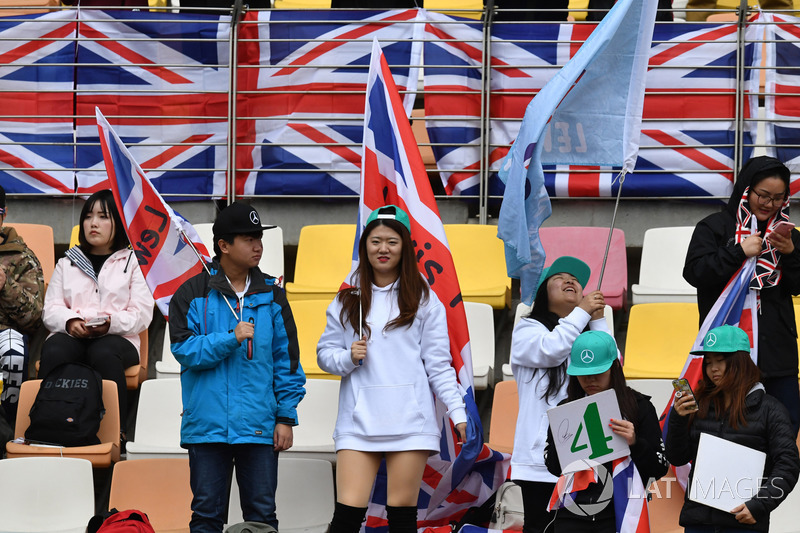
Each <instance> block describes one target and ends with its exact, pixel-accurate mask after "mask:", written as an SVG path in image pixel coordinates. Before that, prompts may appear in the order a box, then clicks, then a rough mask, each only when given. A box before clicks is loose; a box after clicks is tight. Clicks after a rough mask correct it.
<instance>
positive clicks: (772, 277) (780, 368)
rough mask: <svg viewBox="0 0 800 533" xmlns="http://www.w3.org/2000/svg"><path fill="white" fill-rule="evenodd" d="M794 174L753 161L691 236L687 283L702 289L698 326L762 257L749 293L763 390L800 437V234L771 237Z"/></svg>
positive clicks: (769, 160)
mask: <svg viewBox="0 0 800 533" xmlns="http://www.w3.org/2000/svg"><path fill="white" fill-rule="evenodd" d="M789 177H790V173H789V169H788V168H786V166H785V165H784V164H783V163H781V162H780V161H778V160H777V159H775V158H773V157H766V156H761V157H754V158H753V159H750V160H749V161H748V162H747V163H746V164H745V165H744V166H743V167H742V170H741V171H740V172H739V177H738V178H737V180H736V184H735V185H734V188H733V193H732V194H731V197H730V200H729V201H728V206H727V207H726V209H724V210H723V211H720V212H718V213H714V214H712V215H709V216H707V217H706V218H704V219H703V220H701V221H700V222H699V223H698V224H697V227H696V228H695V230H694V233H693V234H692V240H691V242H690V243H689V249H688V252H687V253H686V263H685V265H684V268H683V277H684V279H686V281H688V282H689V283H690V284H691V285H692V286H694V287H696V288H697V307H698V310H699V311H700V325H702V324H703V320H704V319H705V318H706V315H708V312H709V311H710V310H711V307H712V306H713V305H714V302H716V301H717V298H718V297H719V295H720V294H721V293H722V291H723V289H724V288H725V285H727V283H728V281H730V279H731V277H732V276H733V275H734V274H735V273H736V271H737V270H739V268H740V267H741V266H742V265H743V264H744V262H745V261H746V260H747V259H749V258H750V257H754V256H758V259H759V261H758V263H757V266H756V277H754V279H753V280H752V281H751V283H750V288H751V290H754V291H757V292H758V295H759V301H760V304H759V305H760V307H759V312H758V315H757V316H758V354H757V355H758V357H757V364H758V368H759V369H760V370H761V377H762V379H761V382H762V383H763V384H764V388H765V389H766V391H767V394H769V395H770V396H774V397H775V398H777V399H778V400H779V401H780V402H781V403H782V404H783V405H785V406H786V409H788V411H789V416H790V417H791V421H792V427H793V428H794V432H795V435H796V434H797V432H798V429H800V389H799V388H798V384H797V373H798V372H797V371H798V366H797V327H796V326H795V318H794V306H793V304H792V295H793V294H799V293H800V232H798V231H797V230H795V229H792V230H791V233H790V234H789V236H784V235H781V234H780V233H779V232H776V231H773V230H774V229H775V226H776V224H777V223H778V222H780V221H788V220H789Z"/></svg>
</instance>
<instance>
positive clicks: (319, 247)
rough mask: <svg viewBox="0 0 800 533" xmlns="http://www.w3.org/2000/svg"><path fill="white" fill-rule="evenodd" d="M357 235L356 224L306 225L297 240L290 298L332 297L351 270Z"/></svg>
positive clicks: (288, 292) (289, 285)
mask: <svg viewBox="0 0 800 533" xmlns="http://www.w3.org/2000/svg"><path fill="white" fill-rule="evenodd" d="M355 236H356V226H355V224H320V225H313V226H304V227H303V228H302V229H301V230H300V239H299V241H298V243H297V261H296V263H295V270H294V282H291V283H287V284H286V297H287V298H288V299H289V301H290V302H292V303H294V302H296V301H298V300H327V301H331V300H333V297H334V296H335V295H336V292H337V291H338V290H339V287H341V285H342V282H343V281H344V280H345V277H347V274H348V272H350V267H351V266H352V262H353V240H354V239H355ZM323 316H324V313H323Z"/></svg>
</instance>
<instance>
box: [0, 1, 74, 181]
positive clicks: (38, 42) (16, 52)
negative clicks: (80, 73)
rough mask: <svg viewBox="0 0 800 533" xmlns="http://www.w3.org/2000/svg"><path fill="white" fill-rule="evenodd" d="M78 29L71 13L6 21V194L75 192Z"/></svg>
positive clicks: (0, 80) (1, 128)
mask: <svg viewBox="0 0 800 533" xmlns="http://www.w3.org/2000/svg"><path fill="white" fill-rule="evenodd" d="M34 19H36V20H34ZM75 30H76V19H75V12H69V11H60V12H57V13H47V14H45V15H42V16H35V15H27V16H24V17H15V18H12V19H0V88H1V89H2V91H3V108H4V111H3V115H4V116H3V117H2V118H0V182H2V184H3V187H4V188H5V190H6V192H9V193H37V192H41V193H45V194H69V193H71V192H72V191H73V190H74V183H73V173H72V172H71V171H70V169H71V168H72V166H73V155H72V146H71V143H72V141H73V127H72V117H71V116H70V114H71V110H72V88H73V84H74V71H73V68H72V65H71V64H70V63H72V62H73V61H74V58H75V41H74V40H73V39H74V38H75ZM23 36H24V39H21V37H23ZM65 115H66V116H65Z"/></svg>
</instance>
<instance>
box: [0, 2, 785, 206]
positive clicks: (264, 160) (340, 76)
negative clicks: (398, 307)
mask: <svg viewBox="0 0 800 533" xmlns="http://www.w3.org/2000/svg"><path fill="white" fill-rule="evenodd" d="M758 16H759V17H761V18H759V19H758V20H757V22H762V21H763V22H767V23H770V22H775V24H774V25H770V24H767V25H766V27H767V32H768V33H767V35H766V40H767V46H766V47H765V49H766V51H767V56H766V57H767V67H770V66H772V65H774V66H776V67H777V70H772V69H771V68H767V69H766V74H767V83H768V90H767V91H766V92H767V93H768V96H767V98H766V107H767V118H768V119H771V121H770V122H768V123H767V128H766V132H767V136H768V137H767V143H766V144H767V145H772V144H777V145H779V146H777V147H775V148H768V151H769V152H772V153H774V154H775V155H776V156H777V157H779V158H780V159H782V160H785V161H787V162H788V164H789V166H790V167H795V166H797V161H796V159H797V158H798V157H800V151H798V150H797V149H796V148H793V146H796V145H798V144H800V143H798V142H796V139H797V136H796V132H797V130H798V128H796V127H794V126H793V123H794V122H796V121H797V117H798V116H800V111H798V109H800V106H799V105H797V104H796V103H795V100H797V99H798V98H797V97H796V96H794V95H795V94H797V92H798V87H800V82H797V81H796V79H795V78H798V76H797V75H796V74H795V73H794V70H793V68H794V67H793V66H794V65H796V64H797V61H798V60H800V52H798V50H800V49H798V47H797V46H796V44H794V42H795V41H796V38H797V35H798V30H797V26H798V19H795V18H792V17H788V16H783V15H780V16H779V15H774V14H773V15H770V14H760V15H758ZM230 22H231V21H230V18H229V17H215V16H205V15H189V14H172V13H153V12H149V11H139V12H125V11H109V12H103V11H97V10H70V11H60V12H56V13H47V14H43V15H26V16H20V17H11V18H7V19H2V20H0V59H2V61H0V90H2V91H3V95H4V97H5V103H6V106H5V109H6V111H5V112H4V116H3V117H2V118H0V179H2V182H3V186H4V187H5V188H6V190H7V191H8V192H10V193H37V192H38V193H44V194H56V195H58V194H72V193H74V192H75V191H76V190H77V191H79V192H81V193H88V192H91V191H94V190H97V189H98V188H101V187H104V186H106V185H104V179H105V175H104V173H103V172H102V169H103V167H102V164H101V156H100V149H99V143H98V138H97V135H96V130H95V129H94V118H93V117H94V111H93V110H94V106H95V105H96V106H99V107H100V108H101V109H102V110H103V112H104V114H105V115H106V116H107V117H108V119H109V121H110V122H111V123H112V124H113V125H114V128H115V129H116V131H117V132H118V133H119V134H120V136H121V138H122V139H123V141H124V142H125V143H126V144H127V145H128V146H129V147H130V149H131V151H132V152H133V153H134V155H135V156H136V158H137V160H139V161H141V164H142V166H143V167H144V169H145V170H147V171H148V175H149V176H150V177H151V179H152V181H153V184H154V185H155V187H156V188H157V189H158V190H159V192H161V193H162V194H164V195H165V196H169V197H173V198H174V197H175V195H181V194H183V195H186V196H196V195H200V196H210V195H213V196H220V195H224V194H225V193H226V192H227V190H226V181H227V180H229V179H230V177H229V176H227V175H226V170H227V167H228V164H227V146H226V144H227V143H229V142H230V141H231V139H229V135H228V131H229V129H231V128H232V124H231V123H230V121H229V120H228V105H229V103H230V102H229V101H228V100H229V91H230V90H231V89H232V88H231V87H230V81H229V80H230V70H229V65H228V61H229V60H228V58H229V53H230V48H229V47H230V40H231V38H232V36H231V33H230V27H231V24H230ZM764 27H765V26H764V25H761V24H749V25H748V27H747V29H746V32H747V33H746V35H745V42H746V43H747V44H746V46H745V49H744V58H743V62H744V66H745V73H746V81H745V90H746V91H747V96H746V98H745V104H744V108H743V110H742V113H743V116H744V118H745V119H749V118H752V117H754V116H755V114H756V105H757V102H756V98H755V96H753V95H754V94H755V93H756V92H757V84H758V74H759V72H760V70H761V65H760V60H761V49H762V47H761V45H760V41H761V39H762V36H761V34H762V33H763V31H764ZM593 28H594V25H592V24H574V25H573V24H533V23H522V24H519V23H516V24H502V23H496V24H495V25H494V26H493V28H492V35H491V60H490V64H491V71H490V74H491V94H490V98H489V99H488V102H487V104H488V110H489V119H490V123H489V125H490V128H489V131H490V135H489V138H488V142H489V146H488V149H487V150H486V152H485V154H484V153H483V151H482V149H481V131H482V128H481V107H482V106H481V88H482V82H483V78H482V74H481V73H482V65H483V62H484V61H483V55H484V50H483V44H482V43H483V32H484V28H483V25H482V23H480V22H476V21H474V20H471V19H462V18H458V17H451V16H447V15H442V14H437V13H433V12H431V13H428V12H425V11H424V10H416V9H411V10H394V11H335V10H334V11H331V10H328V11H287V10H278V11H272V12H267V11H264V12H260V13H248V14H246V16H245V18H244V20H243V21H242V22H241V23H240V24H239V26H238V37H239V41H238V48H237V50H238V66H239V68H238V69H237V80H236V81H237V91H238V101H237V102H236V104H237V108H236V109H237V119H236V136H237V139H236V140H237V141H238V143H239V145H238V146H239V149H238V150H237V153H236V154H235V155H236V165H237V168H238V169H239V173H238V176H237V179H236V189H235V192H236V194H237V195H254V194H270V195H272V194H274V195H294V194H297V195H325V196H329V195H341V194H348V195H351V194H356V193H357V191H358V181H359V178H358V176H359V164H360V157H361V148H360V144H361V140H362V139H361V136H362V128H361V124H362V122H363V105H364V91H365V88H366V76H367V66H368V63H369V52H370V42H371V39H372V37H377V38H378V39H379V40H380V41H381V44H382V46H383V49H384V53H385V54H386V57H387V60H388V62H389V64H390V65H393V67H392V75H393V78H394V80H395V83H396V84H397V85H398V88H399V89H400V91H401V94H404V105H405V107H406V109H407V110H410V109H411V106H412V105H413V104H414V100H415V97H416V94H415V92H416V87H417V82H418V69H417V66H418V65H420V63H421V61H422V59H421V51H422V48H423V42H424V48H425V54H424V57H425V77H424V83H425V89H426V96H425V100H424V103H425V111H426V116H427V127H428V132H429V134H430V138H431V140H432V141H433V144H434V146H433V151H434V154H435V156H436V159H437V165H438V168H439V171H440V175H441V178H442V181H443V185H444V187H445V190H446V191H447V193H448V194H456V195H458V194H462V195H463V194H466V195H472V194H476V193H477V192H478V190H479V187H480V168H481V164H486V165H489V166H490V168H491V169H492V170H493V171H494V170H496V169H497V167H498V166H499V164H500V161H501V160H502V159H503V157H504V156H505V154H506V153H507V151H508V145H509V144H510V143H511V141H512V140H513V139H514V138H515V137H516V135H517V131H518V129H519V125H520V121H521V118H522V115H523V112H524V108H525V105H526V104H527V102H529V101H530V99H531V98H532V97H533V96H534V94H536V93H537V92H538V91H539V90H540V89H541V88H542V87H543V86H544V85H545V83H546V82H547V81H548V80H549V79H550V77H552V76H553V75H554V73H555V72H557V70H558V69H559V68H560V67H561V66H562V65H564V64H565V63H566V62H567V61H568V60H569V59H570V58H571V57H572V55H573V54H574V53H575V51H577V49H578V48H579V47H580V45H581V44H582V43H583V41H584V40H585V39H586V38H587V36H588V35H589V34H590V33H591V31H592V30H593ZM76 37H77V38H78V40H76ZM771 38H774V39H772V40H771ZM773 41H774V42H773ZM735 64H736V26H735V25H734V24H700V25H698V24H677V23H671V24H656V29H655V34H654V38H653V46H652V49H651V57H650V70H649V73H648V78H647V95H646V97H645V104H644V122H643V125H642V135H641V141H640V146H641V150H640V154H639V161H638V164H637V166H636V168H635V171H634V173H633V174H631V175H629V176H628V178H627V180H626V183H625V186H624V188H623V194H625V195H626V196H638V197H646V196H709V195H711V196H727V195H728V194H729V192H730V188H731V178H732V175H733V167H734V164H735V163H734V148H733V146H734V136H735V127H734V126H735V124H734V117H735V116H736V113H735V103H736V102H735V100H736V97H735V91H736V72H735ZM772 93H774V97H773V96H772V95H771V94H772ZM745 130H746V131H745V132H744V146H745V149H744V153H742V154H741V156H742V159H746V158H748V157H749V156H750V155H751V151H752V150H751V148H749V147H748V145H752V144H754V140H755V131H754V130H755V121H748V122H747V123H746V128H745ZM564 137H565V136H563V135H559V132H558V131H553V132H551V135H550V137H549V138H548V139H549V141H548V142H551V143H554V144H555V145H557V144H558V143H559V142H561V141H560V139H561V138H564ZM76 142H77V145H75V143H76ZM484 159H486V161H485V162H483V163H482V161H483V160H484ZM615 170H616V169H613V168H601V167H576V166H571V167H570V166H559V167H554V166H550V167H545V178H546V187H547V190H548V193H549V194H550V195H551V196H561V197H569V196H572V197H574V196H608V195H613V194H615V193H616V188H617V185H616V184H612V179H613V177H614V176H615V175H616V172H615ZM491 176H492V177H491V179H490V181H489V193H490V194H491V195H497V196H499V195H502V192H503V185H502V183H501V182H500V181H499V180H498V179H496V177H494V174H491ZM797 189H800V186H795V185H793V187H792V191H793V192H795V191H796V190H797Z"/></svg>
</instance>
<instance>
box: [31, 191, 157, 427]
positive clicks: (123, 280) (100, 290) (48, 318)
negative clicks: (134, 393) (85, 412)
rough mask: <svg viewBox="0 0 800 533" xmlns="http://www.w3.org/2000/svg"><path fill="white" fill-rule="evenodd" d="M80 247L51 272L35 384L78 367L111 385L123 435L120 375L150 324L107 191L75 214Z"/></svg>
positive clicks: (149, 300)
mask: <svg viewBox="0 0 800 533" xmlns="http://www.w3.org/2000/svg"><path fill="white" fill-rule="evenodd" d="M78 240H79V242H80V244H79V245H78V246H74V247H72V248H70V249H69V250H67V252H66V254H65V255H66V257H63V258H61V259H60V260H59V261H58V264H56V268H55V271H54V272H53V276H52V278H51V280H50V285H49V286H48V288H47V293H46V294H45V299H44V311H43V313H42V318H43V320H44V325H45V326H46V327H47V329H48V330H49V331H50V336H49V337H48V338H47V340H46V341H45V343H44V345H43V346H42V360H41V364H40V368H39V376H40V377H42V376H46V375H47V373H48V372H50V370H52V369H53V368H55V367H56V366H58V365H60V364H61V363H66V362H80V363H84V364H87V365H89V366H91V367H92V368H94V369H95V370H97V371H98V372H99V373H100V375H101V376H102V378H103V379H110V380H112V381H114V382H116V384H117V389H118V393H119V407H120V423H121V429H122V432H123V434H124V432H125V418H126V414H127V387H126V383H125V369H126V368H128V367H130V366H134V365H136V364H138V362H139V333H141V332H142V331H143V330H144V329H146V328H147V326H148V325H149V324H150V320H152V318H153V305H154V302H153V296H152V295H151V293H150V289H148V287H147V285H146V284H145V281H144V277H143V276H142V272H141V270H139V263H138V261H137V260H136V255H135V254H134V253H133V251H132V250H130V248H129V245H128V238H127V236H126V235H125V231H124V229H123V225H122V220H121V219H120V216H119V212H118V211H117V207H116V204H114V198H113V196H112V195H111V191H109V190H107V189H106V190H103V191H98V192H96V193H94V194H93V195H92V196H90V197H89V199H88V200H86V203H85V204H84V206H83V209H82V210H81V218H80V226H79V231H78Z"/></svg>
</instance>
